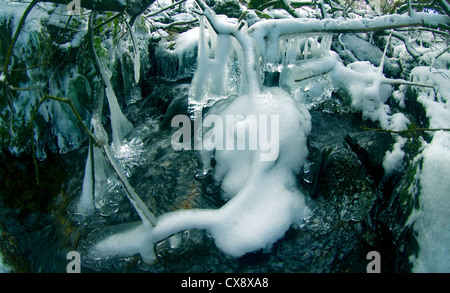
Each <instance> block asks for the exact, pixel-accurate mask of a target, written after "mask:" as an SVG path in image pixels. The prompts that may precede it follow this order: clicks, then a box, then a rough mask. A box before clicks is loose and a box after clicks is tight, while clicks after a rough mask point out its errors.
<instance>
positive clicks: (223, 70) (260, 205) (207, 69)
mask: <svg viewBox="0 0 450 293" xmlns="http://www.w3.org/2000/svg"><path fill="white" fill-rule="evenodd" d="M196 2H197V3H198V5H199V6H200V7H201V9H202V10H203V13H204V15H203V16H202V19H201V24H200V29H199V30H198V31H199V34H200V35H199V41H198V56H197V68H196V71H195V74H194V78H193V81H192V85H191V94H190V101H189V102H190V105H191V109H192V119H196V118H198V117H203V118H207V117H208V115H215V116H216V117H221V118H222V120H223V121H225V120H226V117H228V116H234V117H236V116H239V117H242V119H241V120H236V121H234V124H233V125H228V126H230V127H229V128H227V129H226V130H227V131H225V133H224V137H223V139H231V140H233V138H235V137H236V131H237V129H247V130H248V125H251V121H250V120H249V119H247V118H248V117H254V116H265V117H269V116H270V117H272V116H277V117H279V129H278V133H277V135H278V142H279V145H278V150H279V151H278V156H277V158H276V159H275V160H269V161H265V160H261V155H262V151H261V150H251V151H250V150H244V151H235V150H226V149H221V148H218V147H217V148H215V149H214V150H212V151H211V150H203V151H199V156H198V157H199V160H200V161H201V164H200V166H201V167H202V168H203V169H202V170H200V172H201V173H202V174H203V175H205V174H209V173H210V175H211V176H212V178H213V179H214V180H215V182H216V184H218V185H220V188H221V190H222V195H223V197H224V199H226V200H227V202H226V204H224V205H223V206H222V207H221V208H219V209H190V210H178V211H173V212H168V213H166V214H163V215H160V216H158V217H156V218H155V217H154V216H153V215H152V214H151V213H150V212H149V211H148V209H147V208H146V207H145V205H143V204H142V202H139V197H138V196H137V195H136V194H135V193H133V191H132V188H131V187H130V186H129V185H127V182H126V178H124V180H122V181H124V182H122V183H123V184H124V186H125V188H127V186H128V188H129V189H130V190H129V192H128V193H127V194H128V195H129V198H130V200H131V201H132V203H133V204H134V206H135V208H136V210H137V211H138V213H139V215H140V216H141V219H142V223H140V224H137V225H134V226H133V228H130V229H128V230H124V231H122V232H119V233H116V234H113V235H111V236H107V237H105V238H103V239H102V240H100V241H98V242H97V243H94V244H93V246H92V247H90V249H89V254H90V257H92V258H94V259H105V258H109V257H114V256H116V257H117V256H118V257H122V256H130V255H134V254H137V253H139V254H140V255H141V256H142V259H143V260H144V261H145V262H146V263H151V262H152V261H154V259H155V258H156V256H155V252H154V244H156V243H157V242H159V241H161V240H163V239H166V238H168V237H170V236H171V235H174V234H176V233H178V232H181V231H183V230H187V229H205V230H207V231H208V232H209V234H210V235H211V237H212V238H213V239H214V240H215V244H216V246H217V247H218V248H219V249H220V250H222V251H223V252H225V253H226V254H228V255H231V256H235V257H239V256H242V255H244V254H246V253H249V252H253V251H257V250H260V249H268V248H270V247H271V246H272V245H273V243H275V242H276V241H277V240H278V239H280V238H281V237H282V236H283V235H284V234H285V232H286V231H287V230H288V229H289V228H290V227H291V225H293V224H295V223H297V222H299V221H301V220H302V219H305V218H306V217H308V216H309V215H310V214H311V208H310V206H309V204H308V203H307V200H306V198H305V196H304V194H303V193H302V192H301V191H300V190H299V188H298V186H297V182H296V176H295V174H297V173H298V172H300V171H301V168H302V166H303V164H304V162H305V160H306V157H307V153H308V149H307V144H306V140H307V136H308V134H309V132H310V129H311V120H310V118H311V117H310V114H309V112H308V109H307V106H306V105H305V103H304V101H305V95H306V92H308V91H309V92H310V93H309V94H310V96H309V97H310V98H311V97H312V98H313V99H314V98H320V96H321V95H322V94H323V93H324V92H326V91H325V88H326V87H332V88H333V90H335V89H340V90H345V91H346V92H347V93H348V95H349V96H350V98H351V99H352V106H353V108H355V109H356V110H357V111H360V112H362V115H363V118H365V119H371V120H373V121H377V122H379V123H380V124H381V126H382V127H383V128H385V129H391V130H403V129H405V128H406V127H407V123H408V120H407V119H406V117H404V115H403V114H401V113H397V114H391V112H390V109H389V107H388V106H387V105H386V104H385V103H386V101H387V99H388V98H389V96H390V95H391V94H392V87H391V84H393V83H396V81H395V80H389V79H387V78H385V77H384V76H383V73H382V72H383V64H384V58H385V54H384V55H383V59H382V60H381V62H380V66H379V68H376V67H375V66H373V65H372V64H371V63H369V62H359V61H357V62H353V63H351V64H349V65H348V66H344V65H343V64H342V62H341V61H340V59H339V57H338V55H337V54H336V53H334V52H332V51H330V44H331V40H332V34H331V33H328V32H329V31H331V30H330V27H331V26H332V27H333V28H334V30H335V31H338V30H343V31H357V30H358V29H360V28H365V27H367V26H368V25H369V24H368V22H370V25H371V26H373V27H377V26H379V27H383V26H385V25H386V23H387V22H392V19H390V18H388V17H379V18H376V19H373V20H348V21H345V22H340V21H337V20H333V19H330V20H329V21H327V22H324V21H309V20H308V21H305V20H302V19H295V20H293V19H288V20H277V21H263V22H259V23H256V24H255V25H253V26H252V27H251V28H248V27H247V25H246V23H245V21H242V22H239V23H236V22H235V21H234V20H232V19H223V18H220V19H219V18H218V17H217V16H216V15H215V14H214V13H213V12H212V11H211V10H210V9H209V7H207V5H206V4H205V3H204V2H203V1H201V0H199V1H196ZM419 18H420V20H421V21H422V20H423V21H424V22H428V21H432V19H431V18H429V16H428V15H427V14H420V15H419V14H417V15H416V16H414V17H409V16H398V17H397V18H396V19H395V20H393V21H394V22H398V23H400V24H408V23H410V22H417V21H418V19H419ZM311 32H314V35H311V34H308V33H311ZM208 37H209V42H208V40H207V38H208ZM219 43H220V45H218V44H219ZM261 65H262V66H261ZM261 68H262V69H263V70H261ZM264 71H271V72H276V71H277V72H279V73H280V83H279V84H280V87H265V86H263V78H262V76H263V75H262V74H263V73H264ZM102 75H103V78H104V80H105V81H107V80H108V75H107V74H105V73H103V74H102ZM105 76H106V78H105ZM319 76H320V77H322V76H327V77H328V82H325V83H324V82H323V79H322V78H320V79H317V78H315V77H319ZM303 81H306V83H304V84H302V82H303ZM105 83H106V86H107V89H106V94H107V97H108V102H109V103H110V109H111V111H112V112H113V111H115V112H116V114H118V113H121V112H120V109H119V108H118V106H117V107H116V102H114V100H115V99H114V93H113V91H112V88H111V87H110V86H108V82H105ZM299 89H300V90H299ZM314 92H316V93H317V94H315V93H314ZM206 107H208V109H209V110H208V112H207V113H203V111H202V110H203V109H205V108H206ZM112 116H113V115H112ZM111 118H112V125H113V132H114V129H120V128H121V127H122V126H123V125H128V123H127V122H125V121H124V120H123V118H124V117H122V116H121V115H120V114H118V115H116V116H115V117H111ZM116 119H117V120H116ZM113 120H116V121H113ZM97 122H98V121H97ZM93 125H100V123H93ZM200 127H201V125H200ZM98 128H101V126H99V127H98ZM126 128H128V126H126ZM228 130H229V131H228ZM198 133H200V134H202V135H203V133H202V132H201V131H199V132H198ZM114 137H115V136H114V133H113V146H115V147H116V148H117V147H118V145H120V141H119V140H117V139H115V138H114ZM116 137H117V136H116ZM201 138H202V137H201V136H200V137H195V138H194V144H200V143H201V141H202V139H201ZM216 142H217V143H221V142H222V141H220V139H219V140H217V141H216ZM106 145H107V144H106ZM195 149H196V150H200V149H201V147H200V146H198V145H197V148H195ZM103 150H104V151H103V152H104V153H105V154H106V157H110V156H111V155H108V150H110V149H109V148H107V147H105V148H103ZM90 156H91V155H90ZM212 156H214V159H215V161H216V165H215V166H214V168H212V167H211V159H212ZM94 157H95V154H94ZM90 161H94V162H95V159H94V160H92V159H90ZM88 163H89V159H88ZM89 168H90V169H92V168H91V167H90V166H88V164H87V167H86V170H88V169H89ZM86 174H88V175H87V176H88V177H89V176H91V175H89V173H88V172H86ZM86 181H87V183H86V185H90V186H92V182H89V179H87V180H86ZM83 190H84V189H83ZM156 196H157V195H156ZM82 202H83V201H82ZM83 205H84V204H83ZM89 205H90V203H89V204H87V205H86V206H89Z"/></svg>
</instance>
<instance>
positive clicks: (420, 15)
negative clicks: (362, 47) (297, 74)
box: [248, 12, 450, 52]
mask: <svg viewBox="0 0 450 293" xmlns="http://www.w3.org/2000/svg"><path fill="white" fill-rule="evenodd" d="M404 27H427V28H446V29H447V28H448V27H450V17H448V16H446V15H439V14H431V13H425V12H417V13H414V14H413V16H408V15H407V14H403V15H386V16H379V17H374V18H371V19H370V18H360V19H347V20H344V19H341V18H335V19H331V18H327V19H323V20H316V19H304V18H303V19H291V18H288V19H273V20H267V21H261V22H258V23H256V24H254V25H253V26H252V27H250V28H249V30H248V32H249V34H250V35H251V36H252V37H253V38H254V40H255V41H256V42H257V43H258V45H259V46H260V48H261V50H262V52H268V51H271V52H277V51H278V46H279V42H278V39H279V37H280V36H282V35H293V34H301V33H305V34H306V33H358V32H370V31H378V30H387V29H395V28H404Z"/></svg>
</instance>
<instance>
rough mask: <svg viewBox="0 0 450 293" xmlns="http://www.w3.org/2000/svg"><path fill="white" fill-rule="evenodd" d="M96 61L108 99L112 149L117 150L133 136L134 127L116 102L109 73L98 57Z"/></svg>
mask: <svg viewBox="0 0 450 293" xmlns="http://www.w3.org/2000/svg"><path fill="white" fill-rule="evenodd" d="M95 57H96V60H97V64H98V68H99V70H100V74H101V76H102V79H103V82H104V83H105V86H106V88H105V92H106V98H107V99H108V104H109V110H110V113H111V128H112V135H113V145H114V149H116V150H119V149H120V147H121V146H122V143H123V142H124V141H125V140H126V138H127V136H129V135H130V134H132V135H133V136H135V133H133V132H134V127H133V125H132V124H131V122H130V121H128V119H127V118H126V117H125V115H124V114H123V113H122V110H121V109H120V106H119V103H118V102H117V96H116V94H115V92H114V89H113V86H112V84H111V72H110V71H109V70H108V69H107V68H106V67H105V66H104V65H103V63H102V62H101V61H100V59H99V58H98V56H97V55H96V56H95Z"/></svg>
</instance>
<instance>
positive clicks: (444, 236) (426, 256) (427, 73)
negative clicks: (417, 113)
mask: <svg viewBox="0 0 450 293" xmlns="http://www.w3.org/2000/svg"><path fill="white" fill-rule="evenodd" d="M449 75H450V70H445V69H439V70H434V69H433V70H430V69H429V67H417V68H414V69H413V70H412V72H411V76H412V80H413V81H416V82H429V83H431V84H433V85H434V87H435V89H436V90H433V89H429V88H419V87H415V91H416V92H417V94H418V99H417V100H418V101H419V102H420V103H422V105H423V106H424V108H425V111H426V114H427V117H428V118H429V122H430V128H450V86H449V82H448V76H449ZM432 135H433V136H432V141H431V142H430V143H429V144H427V143H424V151H423V152H422V154H421V155H422V157H423V165H422V170H421V172H420V177H419V178H420V197H419V203H420V208H419V209H417V210H414V212H413V213H412V215H411V216H410V219H409V221H408V222H409V224H414V226H413V227H414V230H415V231H416V232H417V235H418V236H417V241H418V243H419V254H418V257H417V258H415V257H411V261H412V263H413V265H414V267H413V271H414V272H429V273H433V272H440V273H444V272H446V273H449V272H450V246H449V243H450V229H449V228H448V227H449V226H448V225H449V224H450V223H449V219H450V197H449V195H450V181H449V178H450V168H449V166H450V133H449V132H448V131H437V132H435V133H434V134H432Z"/></svg>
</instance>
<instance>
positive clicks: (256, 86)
mask: <svg viewBox="0 0 450 293" xmlns="http://www.w3.org/2000/svg"><path fill="white" fill-rule="evenodd" d="M195 2H196V3H197V4H198V6H199V7H200V9H202V11H203V14H204V15H205V16H206V18H207V19H208V21H209V23H210V24H211V26H212V28H213V29H214V30H215V31H216V32H217V33H220V34H224V35H232V36H233V37H234V38H235V39H236V40H237V41H238V43H239V44H240V45H241V47H242V49H243V51H244V59H245V76H246V77H247V82H248V87H249V91H250V92H253V93H259V92H260V91H261V85H260V81H259V78H258V76H257V73H256V70H255V68H256V67H257V64H256V61H257V53H256V50H255V47H254V44H253V40H252V38H251V37H250V36H249V35H248V34H247V33H243V32H242V31H241V28H242V26H241V24H242V23H240V25H239V26H238V27H236V26H235V25H234V24H231V23H227V22H224V21H220V20H219V19H218V18H217V17H216V15H215V13H214V12H213V11H212V10H211V8H209V6H208V5H206V3H205V2H204V1H203V0H196V1H195Z"/></svg>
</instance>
